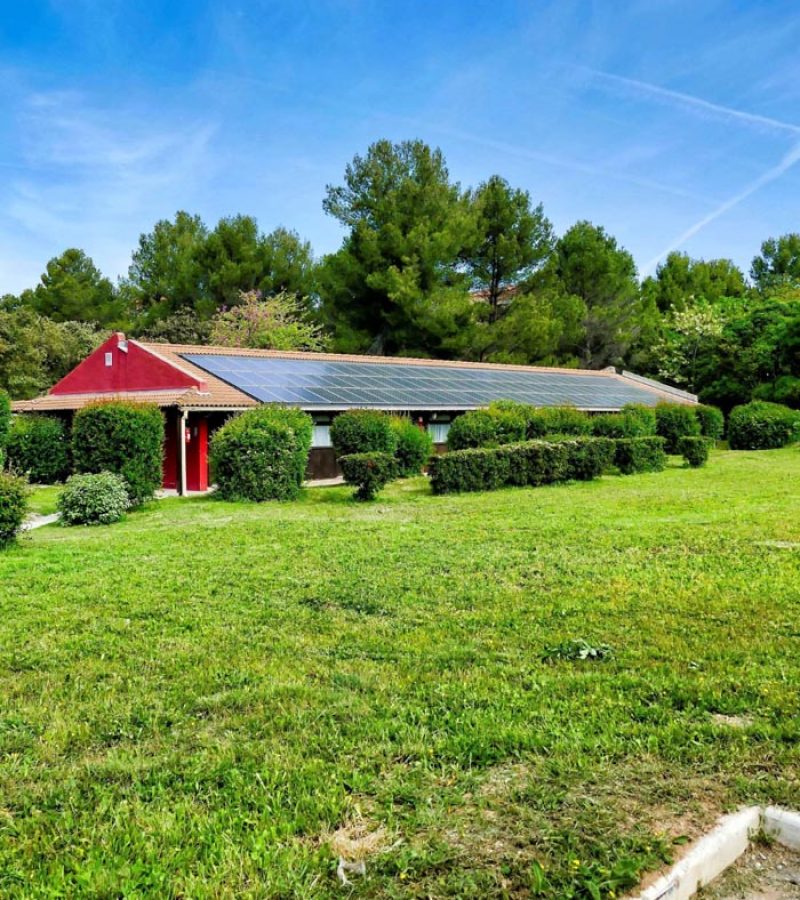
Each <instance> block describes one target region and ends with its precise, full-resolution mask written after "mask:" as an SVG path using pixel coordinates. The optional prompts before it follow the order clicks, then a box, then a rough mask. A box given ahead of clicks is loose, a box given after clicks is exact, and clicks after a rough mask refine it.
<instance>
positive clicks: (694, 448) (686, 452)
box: [678, 435, 711, 469]
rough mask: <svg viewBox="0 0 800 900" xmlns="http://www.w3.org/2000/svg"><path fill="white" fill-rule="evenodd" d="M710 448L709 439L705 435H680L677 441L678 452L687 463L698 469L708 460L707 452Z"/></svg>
mask: <svg viewBox="0 0 800 900" xmlns="http://www.w3.org/2000/svg"><path fill="white" fill-rule="evenodd" d="M710 450H711V439H710V438H707V437H695V436H694V435H691V436H686V437H682V438H681V439H680V440H679V441H678V452H679V453H680V454H681V456H683V458H684V459H685V460H686V463H687V465H690V466H691V467H692V468H693V469H698V468H699V467H700V466H704V465H705V464H706V463H707V462H708V454H709V452H710Z"/></svg>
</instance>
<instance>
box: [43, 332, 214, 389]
mask: <svg viewBox="0 0 800 900" xmlns="http://www.w3.org/2000/svg"><path fill="white" fill-rule="evenodd" d="M120 345H122V346H123V347H124V346H127V351H126V350H123V349H121V347H120ZM107 353H110V354H111V365H110V366H109V365H106V354H107ZM182 387H185V388H190V387H197V388H200V389H201V390H203V389H205V387H206V383H205V382H204V381H203V380H202V379H200V378H195V377H193V376H192V375H189V373H188V372H184V371H182V370H181V369H179V368H177V367H176V366H173V365H172V364H171V363H168V362H167V361H166V360H164V359H161V358H160V357H158V356H156V355H155V354H154V353H151V352H150V351H149V350H145V349H144V347H140V346H138V345H137V344H135V343H133V342H132V341H128V342H126V341H125V335H124V334H120V333H119V332H118V333H117V334H113V335H112V336H111V337H110V338H109V339H108V340H107V341H106V342H105V343H104V344H101V346H99V347H98V348H97V350H95V351H94V353H91V354H90V355H89V356H87V357H86V359H85V360H84V361H83V362H82V363H79V364H78V365H77V366H76V367H75V368H74V369H73V370H72V371H71V372H70V373H69V374H68V375H65V376H64V377H63V378H62V379H61V381H59V382H58V384H56V385H55V386H54V387H53V388H52V389H51V390H50V393H51V394H116V393H123V392H124V391H164V390H170V389H174V388H182Z"/></svg>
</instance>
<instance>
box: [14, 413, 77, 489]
mask: <svg viewBox="0 0 800 900" xmlns="http://www.w3.org/2000/svg"><path fill="white" fill-rule="evenodd" d="M6 458H7V460H8V467H9V468H10V469H12V470H13V471H14V472H17V473H18V474H20V475H25V476H26V477H27V478H28V480H29V481H32V482H35V483H36V484H54V483H55V482H57V481H63V480H64V479H65V478H66V477H67V475H69V442H68V440H67V431H66V429H65V428H64V423H63V422H62V421H61V419H56V418H54V417H53V416H33V415H22V416H17V417H16V418H15V419H14V421H13V423H12V424H11V431H10V432H9V434H8V442H7V444H6Z"/></svg>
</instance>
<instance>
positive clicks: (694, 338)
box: [653, 305, 725, 390]
mask: <svg viewBox="0 0 800 900" xmlns="http://www.w3.org/2000/svg"><path fill="white" fill-rule="evenodd" d="M724 325H725V319H724V316H723V313H722V311H721V310H720V309H719V308H717V307H714V306H706V305H702V306H690V307H689V308H688V309H685V310H680V311H677V310H675V311H672V312H671V313H669V314H668V315H667V317H666V322H665V326H666V327H665V332H664V336H663V338H662V339H661V340H660V341H659V342H658V344H657V345H656V346H655V347H654V348H653V354H654V356H655V359H656V360H657V361H658V374H659V376H660V377H661V378H665V379H667V381H671V382H672V383H673V384H676V385H685V386H686V387H688V388H689V390H694V389H695V387H696V381H697V375H698V364H699V362H700V360H701V358H702V357H703V355H704V354H705V353H706V351H708V350H709V349H711V347H712V346H713V345H714V343H715V342H716V341H718V340H719V338H720V337H721V336H722V330H723V327H724Z"/></svg>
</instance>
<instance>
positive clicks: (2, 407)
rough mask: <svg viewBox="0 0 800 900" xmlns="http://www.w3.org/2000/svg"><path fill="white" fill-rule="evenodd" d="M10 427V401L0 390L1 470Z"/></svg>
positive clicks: (0, 389)
mask: <svg viewBox="0 0 800 900" xmlns="http://www.w3.org/2000/svg"><path fill="white" fill-rule="evenodd" d="M10 427H11V400H10V399H9V396H8V394H7V393H6V391H4V390H3V389H2V388H0V469H2V468H3V460H4V459H5V447H6V440H7V439H8V430H9V428H10Z"/></svg>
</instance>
